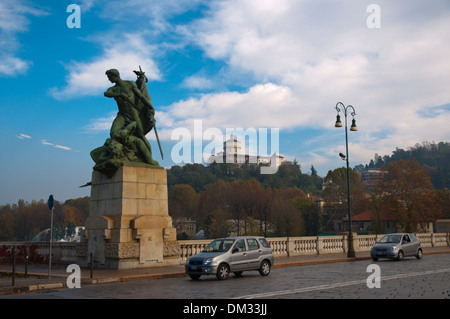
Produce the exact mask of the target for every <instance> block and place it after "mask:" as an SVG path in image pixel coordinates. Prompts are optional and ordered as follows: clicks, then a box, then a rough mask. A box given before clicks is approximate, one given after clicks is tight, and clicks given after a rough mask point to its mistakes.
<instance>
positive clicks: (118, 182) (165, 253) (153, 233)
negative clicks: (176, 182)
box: [85, 165, 178, 269]
mask: <svg viewBox="0 0 450 319" xmlns="http://www.w3.org/2000/svg"><path fill="white" fill-rule="evenodd" d="M91 187H92V189H91V207H90V214H89V217H88V218H87V220H86V223H85V228H86V230H85V237H86V241H87V256H86V258H87V259H86V260H87V262H89V260H90V254H91V253H92V256H93V261H94V265H95V266H96V267H98V268H113V269H126V268H145V267H156V266H164V265H167V264H178V259H177V257H176V253H177V252H176V251H174V249H173V247H176V245H174V243H175V244H176V229H175V228H173V227H172V218H171V217H170V216H169V212H168V197H167V173H166V171H165V170H164V169H163V168H150V167H139V166H132V165H125V166H122V167H120V168H119V169H118V171H117V172H116V173H115V174H114V175H113V176H112V177H111V178H108V177H107V176H105V175H103V174H101V173H99V172H97V171H94V172H93V174H92V185H91Z"/></svg>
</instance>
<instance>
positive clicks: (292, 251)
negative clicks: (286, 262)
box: [286, 237, 295, 257]
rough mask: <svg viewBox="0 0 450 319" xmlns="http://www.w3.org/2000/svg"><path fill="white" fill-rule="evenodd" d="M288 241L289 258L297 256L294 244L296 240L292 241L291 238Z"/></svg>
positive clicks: (287, 251)
mask: <svg viewBox="0 0 450 319" xmlns="http://www.w3.org/2000/svg"><path fill="white" fill-rule="evenodd" d="M286 241H287V243H286V245H287V247H286V253H287V256H288V257H291V256H295V242H294V239H292V238H291V237H288V238H287V240H286Z"/></svg>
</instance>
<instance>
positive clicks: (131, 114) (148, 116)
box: [91, 67, 163, 177]
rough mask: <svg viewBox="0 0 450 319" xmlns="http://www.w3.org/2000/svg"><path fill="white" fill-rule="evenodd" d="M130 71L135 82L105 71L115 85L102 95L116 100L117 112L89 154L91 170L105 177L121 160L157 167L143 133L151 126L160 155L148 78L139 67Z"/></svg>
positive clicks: (112, 70) (111, 172)
mask: <svg viewBox="0 0 450 319" xmlns="http://www.w3.org/2000/svg"><path fill="white" fill-rule="evenodd" d="M134 73H135V74H136V75H137V80H136V82H133V81H126V80H122V79H121V78H120V74H119V71H118V70H116V69H111V70H108V71H106V75H107V77H108V79H109V80H110V81H111V82H112V83H114V84H115V85H114V86H113V87H110V88H109V89H108V90H106V92H105V93H104V95H105V96H106V97H108V98H113V99H114V100H115V101H116V103H117V106H118V108H119V112H118V113H117V116H116V118H115V119H114V121H113V123H112V126H111V131H110V137H109V138H108V139H107V140H106V141H105V143H104V145H103V146H101V147H99V148H96V149H95V150H93V151H92V152H91V157H92V159H93V160H94V162H95V166H94V170H96V171H99V172H101V173H103V174H105V175H106V176H108V177H111V176H113V175H114V173H115V172H116V171H117V169H118V168H119V167H120V166H121V165H123V164H124V163H144V164H146V165H148V166H153V167H159V163H158V162H157V161H155V160H154V159H153V156H152V148H151V146H150V143H149V141H148V140H147V138H146V137H145V136H146V134H148V133H149V132H150V131H151V130H152V129H153V130H154V131H155V134H156V138H157V142H158V146H159V150H160V151H161V156H162V157H163V153H162V149H161V145H160V142H159V138H158V132H157V130H156V127H155V122H156V121H155V108H154V107H153V105H152V100H151V98H150V94H149V93H148V89H147V81H148V79H147V77H146V76H145V72H143V71H142V69H141V67H139V71H134Z"/></svg>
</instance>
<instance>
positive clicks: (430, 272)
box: [234, 268, 450, 299]
mask: <svg viewBox="0 0 450 319" xmlns="http://www.w3.org/2000/svg"><path fill="white" fill-rule="evenodd" d="M446 272H450V268H446V269H436V270H427V271H420V272H413V273H408V274H399V275H392V276H385V277H383V276H382V277H381V281H386V280H395V279H404V278H410V277H417V276H427V275H433V274H440V273H446ZM366 283H367V279H362V280H354V281H347V282H342V283H335V284H329V285H320V286H313V287H304V288H298V289H288V290H281V291H274V292H265V293H260V294H252V295H246V296H241V297H237V298H234V299H255V298H270V297H276V296H283V295H292V294H298V293H303V292H311V291H320V290H328V289H335V288H341V287H347V286H353V285H362V284H364V285H365V284H366Z"/></svg>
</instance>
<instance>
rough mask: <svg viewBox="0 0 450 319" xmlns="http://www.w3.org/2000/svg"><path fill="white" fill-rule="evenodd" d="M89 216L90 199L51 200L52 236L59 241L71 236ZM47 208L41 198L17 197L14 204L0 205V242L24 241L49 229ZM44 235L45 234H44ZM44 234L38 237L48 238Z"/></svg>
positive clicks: (49, 215) (48, 211)
mask: <svg viewBox="0 0 450 319" xmlns="http://www.w3.org/2000/svg"><path fill="white" fill-rule="evenodd" d="M88 215H89V198H88V197H84V198H77V199H69V200H67V201H65V202H64V203H63V204H61V203H60V202H58V201H55V202H54V211H53V238H54V239H55V240H58V239H60V238H63V237H64V236H67V235H69V236H70V235H73V233H74V232H75V227H76V226H82V225H84V222H85V220H86V218H87V217H88ZM50 217H51V214H50V210H49V208H48V205H47V203H46V202H44V200H42V199H41V200H39V201H32V202H31V203H28V202H26V201H24V200H23V199H20V200H19V201H18V203H17V204H12V205H11V204H7V205H3V206H0V241H27V240H31V239H33V237H34V236H36V235H37V234H38V233H39V232H41V231H43V230H45V229H50V222H51V221H50ZM45 236H47V237H45ZM49 239H50V238H49V235H44V236H43V238H41V240H49Z"/></svg>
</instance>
